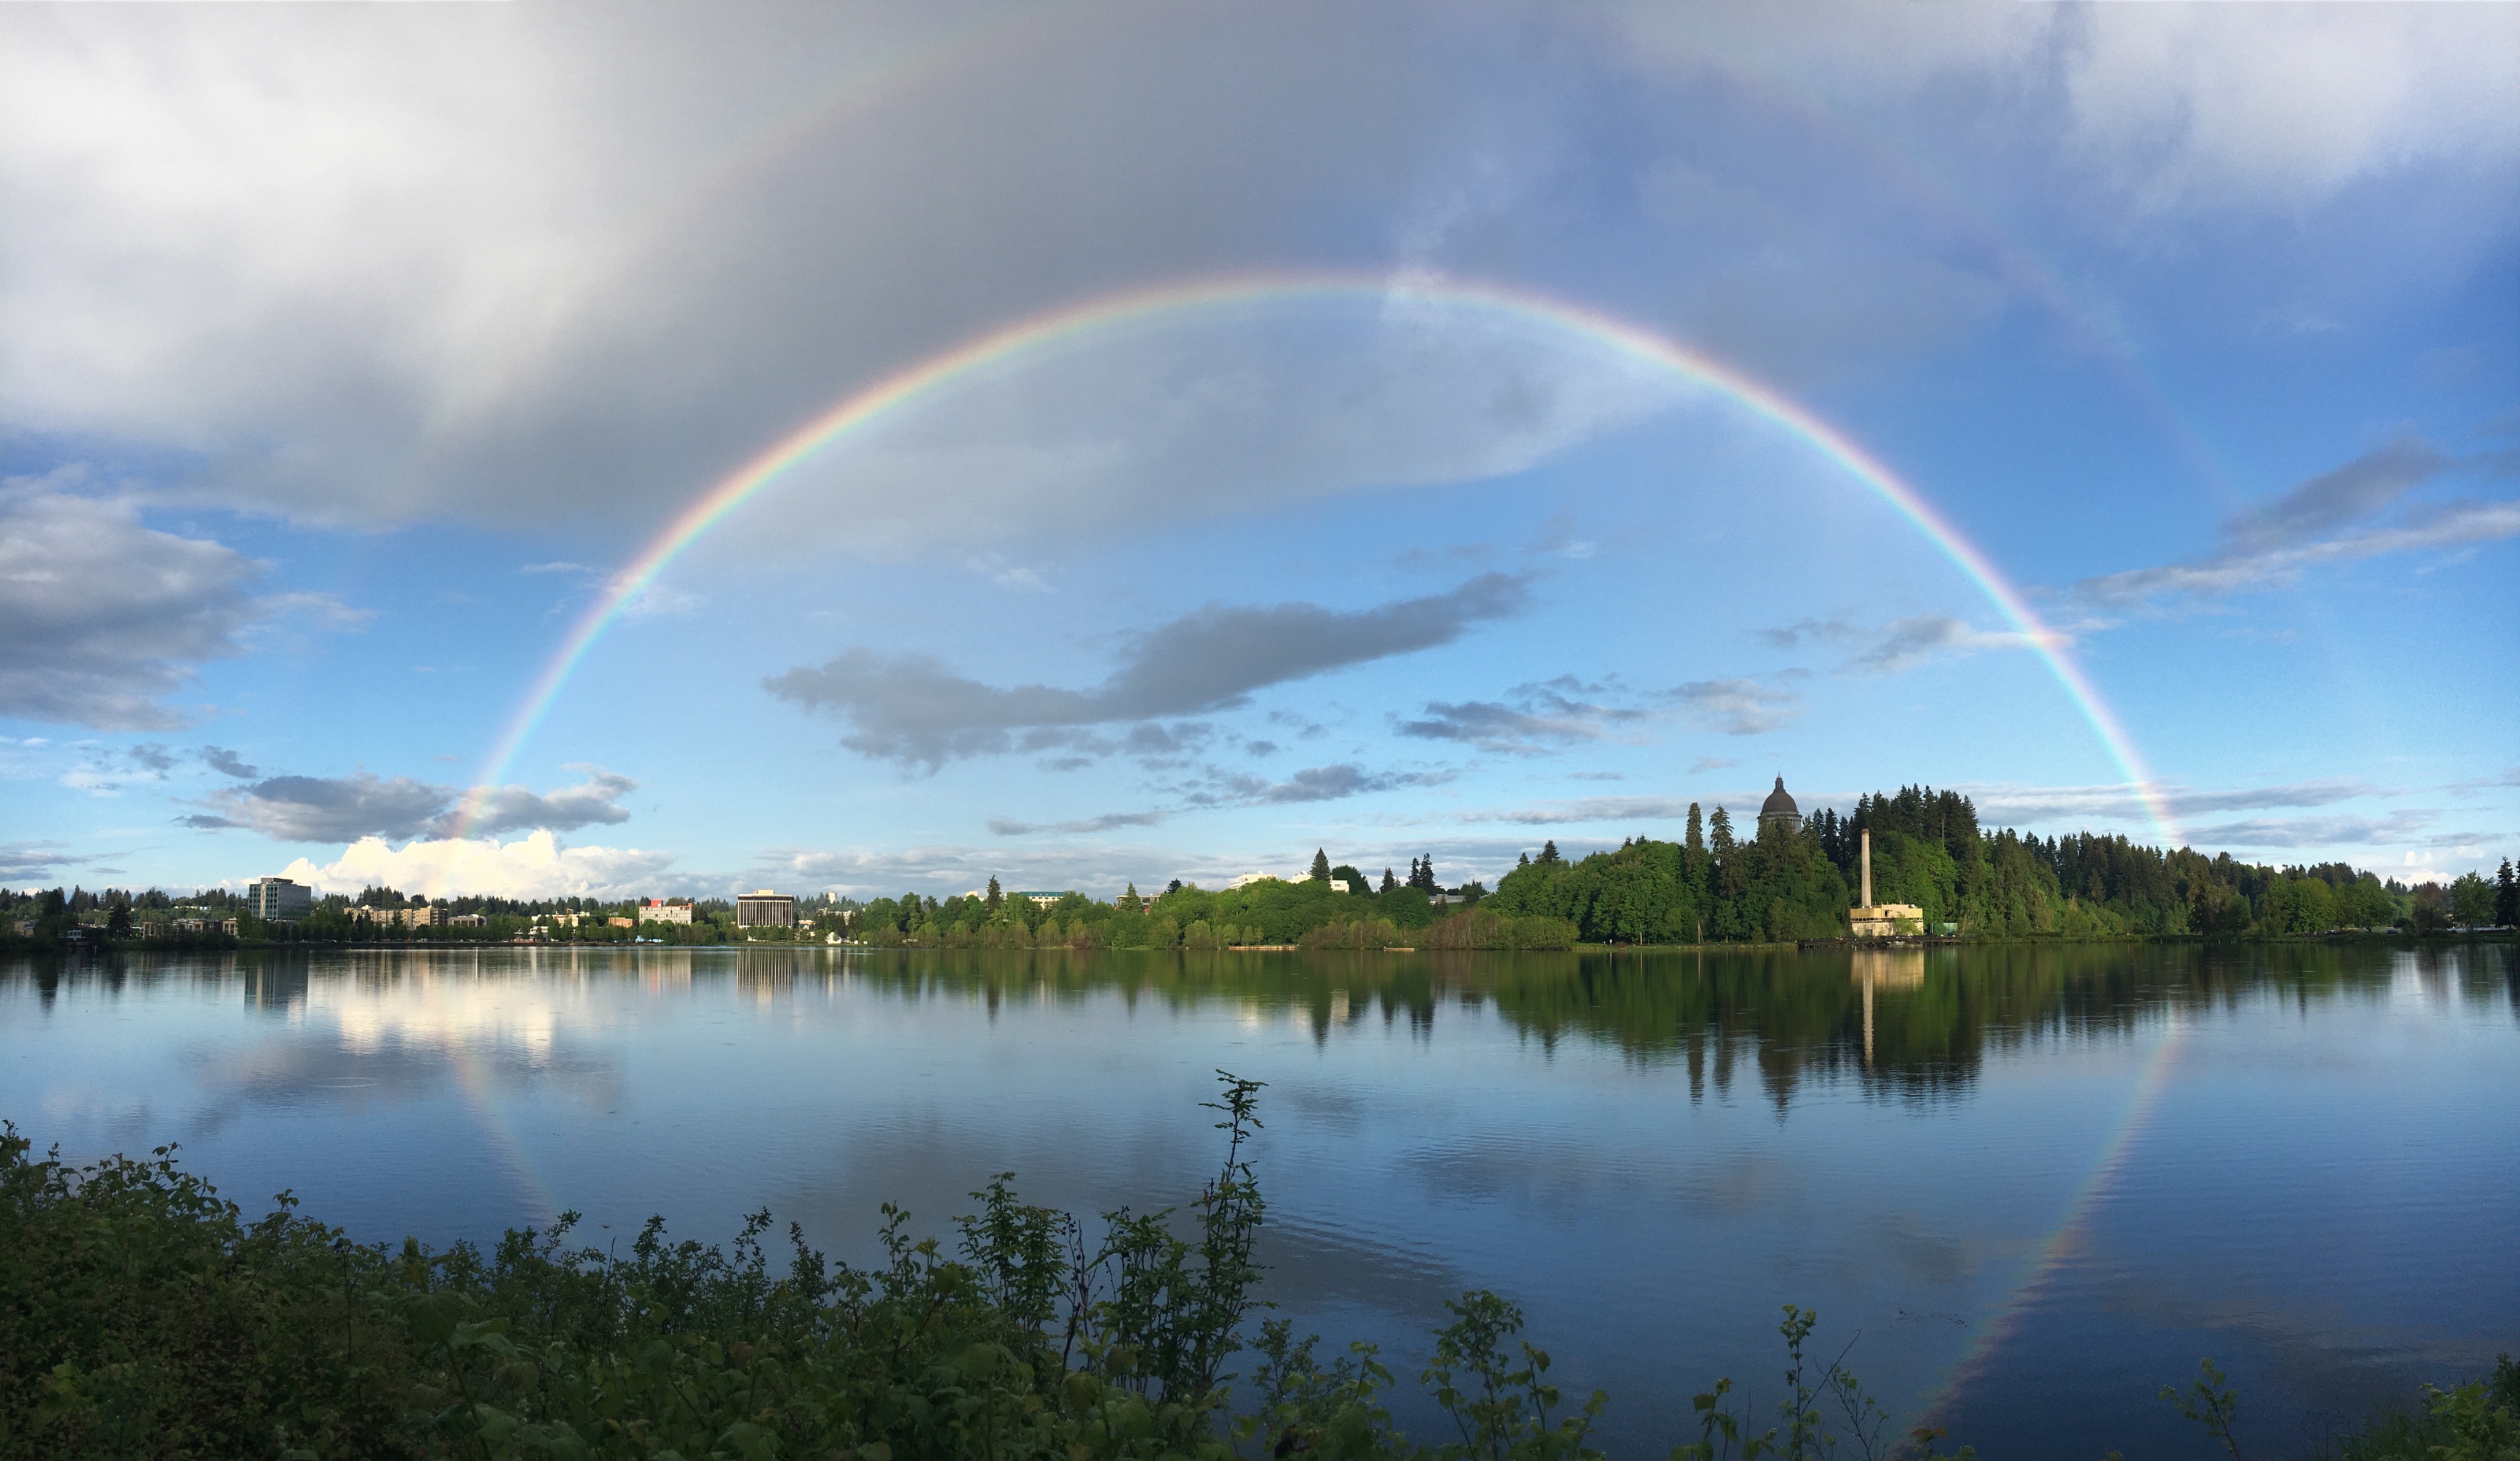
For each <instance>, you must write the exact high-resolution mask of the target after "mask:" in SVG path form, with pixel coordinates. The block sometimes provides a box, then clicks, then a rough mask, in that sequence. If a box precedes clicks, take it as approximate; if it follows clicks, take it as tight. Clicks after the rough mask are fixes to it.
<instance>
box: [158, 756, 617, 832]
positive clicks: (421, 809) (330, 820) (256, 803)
mask: <svg viewBox="0 0 2520 1461" xmlns="http://www.w3.org/2000/svg"><path fill="white" fill-rule="evenodd" d="M572 769H578V770H583V771H585V772H587V773H588V774H587V779H586V781H584V782H583V783H581V784H579V785H577V786H574V787H564V788H562V790H560V791H557V792H553V793H551V794H549V795H548V796H545V795H539V794H536V793H534V792H532V791H529V790H527V789H526V788H524V787H517V786H511V787H501V788H499V789H498V790H496V791H493V792H490V793H488V794H486V795H485V796H484V797H483V798H482V799H481V804H480V808H479V811H478V814H477V816H476V817H475V819H474V820H473V821H472V825H471V831H472V835H474V836H477V837H493V836H496V835H498V834H500V833H503V832H517V831H523V830H526V829H532V828H540V829H547V830H549V831H553V832H568V831H573V830H575V829H577V828H580V827H587V826H594V825H598V824H603V825H610V824H614V823H619V822H626V821H628V820H629V819H630V813H629V812H627V811H625V810H623V809H622V808H621V807H619V806H617V805H615V804H614V803H615V802H617V801H618V800H619V799H621V798H622V797H624V796H626V795H628V794H629V793H630V792H631V791H633V790H635V789H636V788H637V787H638V785H639V784H638V783H637V782H635V781H632V780H631V779H630V778H629V777H626V776H622V775H620V774H618V773H616V772H611V771H607V770H605V769H603V768H602V767H600V766H583V767H574V768H572ZM457 795H458V794H457V791H456V789H455V788H453V787H449V786H439V785H435V784H433V783H429V782H424V781H418V780H415V779H413V778H411V777H408V776H396V777H392V778H390V779H388V778H385V777H381V776H378V775H376V774H375V773H374V772H370V771H360V772H356V773H354V774H352V775H349V776H273V777H267V778H265V779H264V780H261V781H257V782H255V783H253V784H252V785H250V786H244V787H232V788H224V789H222V790H219V791H216V792H212V793H211V794H210V796H209V799H208V801H207V803H206V804H207V805H208V806H209V808H210V809H209V810H208V811H207V812H203V813H195V814H193V815H189V816H184V817H179V818H177V819H176V820H177V821H178V822H179V823H181V824H182V825H184V826H187V827H198V828H230V827H234V828H244V829H247V830H249V831H253V832H258V833H260V834H262V835H263V836H264V837H268V838H270V839H272V840H273V841H275V842H290V843H353V842H357V841H358V840H359V839H361V838H365V837H381V838H384V839H386V840H387V841H393V842H398V841H401V840H403V839H406V838H419V837H432V838H433V837H445V836H449V835H451V834H452V833H453V832H455V831H456V830H458V829H457V819H458V817H459V815H460V814H461V813H460V809H459V808H458V807H457V804H456V799H457Z"/></svg>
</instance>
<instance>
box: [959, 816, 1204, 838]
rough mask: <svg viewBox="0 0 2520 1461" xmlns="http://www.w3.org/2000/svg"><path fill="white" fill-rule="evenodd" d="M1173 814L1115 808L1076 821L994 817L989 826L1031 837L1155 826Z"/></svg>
mask: <svg viewBox="0 0 2520 1461" xmlns="http://www.w3.org/2000/svg"><path fill="white" fill-rule="evenodd" d="M1169 815H1171V814H1170V813H1168V812H1161V811H1114V812H1105V813H1103V814H1102V816H1099V817H1085V818H1082V819H1080V820H1078V821H1073V822H1012V821H1007V820H1004V819H1002V818H995V817H993V818H991V819H990V821H989V830H990V831H991V832H994V833H996V834H997V835H998V836H1000V837H1031V836H1033V835H1035V834H1037V833H1043V832H1083V833H1092V832H1111V831H1115V830H1117V829H1119V828H1122V827H1152V826H1155V825H1156V824H1157V823H1160V822H1162V821H1163V820H1165V818H1166V817H1168V816H1169Z"/></svg>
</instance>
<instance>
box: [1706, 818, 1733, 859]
mask: <svg viewBox="0 0 2520 1461" xmlns="http://www.w3.org/2000/svg"><path fill="white" fill-rule="evenodd" d="M1707 825H1708V827H1709V828H1710V829H1711V830H1712V832H1713V834H1714V836H1713V844H1714V852H1715V856H1716V859H1717V860H1718V861H1721V860H1723V859H1724V858H1727V857H1730V856H1732V855H1733V814H1732V813H1731V812H1728V811H1726V810H1725V809H1724V808H1722V807H1720V806H1719V807H1717V808H1715V816H1714V818H1713V819H1712V820H1711V821H1710V822H1708V824H1707Z"/></svg>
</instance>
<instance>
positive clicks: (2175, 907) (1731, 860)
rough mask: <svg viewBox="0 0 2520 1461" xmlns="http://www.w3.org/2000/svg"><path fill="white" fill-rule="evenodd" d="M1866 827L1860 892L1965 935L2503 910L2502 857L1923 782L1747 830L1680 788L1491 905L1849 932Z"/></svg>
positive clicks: (2271, 930) (1801, 933)
mask: <svg viewBox="0 0 2520 1461" xmlns="http://www.w3.org/2000/svg"><path fill="white" fill-rule="evenodd" d="M1865 831H1870V832H1871V834H1872V890H1873V896H1874V898H1875V899H1877V900H1879V901H1881V902H1885V903H1913V904H1915V905H1916V906H1917V907H1920V908H1922V909H1923V910H1924V915H1925V925H1926V928H1927V929H1928V930H1929V931H1931V930H1936V929H1938V928H1939V927H1940V926H1941V925H1945V924H1952V925H1957V926H1958V932H1959V934H1960V935H1962V936H1970V937H2012V936H2028V935H2039V934H2052V935H2061V936H2069V937H2072V936H2110V935H2145V934H2205V935H2226V936H2228V935H2239V934H2267V935H2283V934H2315V933H2321V932H2324V931H2326V930H2329V929H2335V928H2391V927H2400V926H2404V927H2410V928H2417V929H2423V928H2430V927H2446V926H2448V925H2449V924H2451V923H2453V922H2457V923H2467V924H2484V923H2495V922H2500V923H2509V922H2511V921H2512V911H2511V909H2510V907H2509V906H2508V905H2509V904H2510V903H2511V902H2512V901H2513V892H2512V885H2511V877H2510V873H2509V871H2508V868H2509V864H2508V863H2505V864H2504V868H2505V871H2504V873H2503V876H2502V879H2501V881H2500V884H2499V886H2497V885H2496V884H2493V883H2488V882H2486V881H2484V880H2482V879H2479V878H2477V877H2476V876H2475V875H2473V874H2470V875H2468V876H2467V877H2465V878H2462V879H2461V880H2460V881H2459V882H2458V883H2457V884H2455V885H2453V887H2452V888H2450V889H2448V890H2441V889H2438V888H2436V887H2433V886H2431V885H2426V886H2424V887H2421V888H2417V889H2408V888H2406V887H2404V886H2402V885H2400V884H2397V883H2395V882H2390V883H2383V882H2381V881H2380V880H2379V879H2378V878H2376V877H2374V876H2373V875H2372V874H2370V873H2367V872H2358V871H2357V870H2355V869H2354V868H2351V867H2348V866H2346V865H2345V864H2344V863H2341V862H2340V863H2329V864H2325V865H2322V866H2318V867H2306V868H2305V867H2294V868H2274V867H2264V866H2260V865H2257V864H2252V863H2244V862H2238V861H2235V860H2233V858H2232V857H2231V855H2230V854H2229V853H2228V852H2226V853H2223V854H2221V855H2218V856H2213V857H2208V856H2206V855H2205V854H2204V853H2201V852H2197V851H2193V850H2190V849H2187V848H2181V849H2179V850H2177V851H2164V850H2162V849H2161V848H2158V847H2147V846H2141V845H2137V844H2135V843H2132V842H2129V841H2128V840H2127V839H2126V838H2123V837H2095V836H2093V835H2091V834H2089V833H2083V834H2078V835H2075V836H2071V837H2057V838H2045V839H2043V838H2040V837H2037V836H2024V835H2022V834H2021V833H2018V832H2014V831H2012V830H2010V829H2003V830H2001V831H1996V832H1988V831H1986V830H1985V829H1983V828H1981V827H1980V826H1979V825H1978V820H1977V808H1976V807H1975V806H1974V805H1973V804H1971V802H1970V801H1969V799H1968V798H1966V797H1963V796H1960V795H1958V793H1955V792H1937V791H1935V790H1934V789H1933V788H1931V787H1903V788H1901V789H1900V790H1899V791H1898V792H1897V793H1896V794H1895V795H1893V794H1880V795H1875V796H1870V797H1866V798H1863V799H1859V800H1858V801H1857V802H1856V805H1855V812H1854V814H1853V815H1851V816H1840V815H1839V814H1838V813H1837V812H1836V811H1835V810H1833V809H1832V810H1823V811H1822V812H1820V813H1818V814H1817V815H1815V816H1813V817H1812V818H1810V819H1809V820H1808V821H1806V822H1805V823H1804V824H1803V827H1802V830H1801V831H1800V832H1797V833H1791V834H1787V833H1783V832H1782V831H1780V830H1778V829H1775V828H1771V829H1769V831H1768V832H1767V833H1766V835H1764V836H1762V835H1759V834H1758V833H1757V831H1756V830H1755V829H1754V830H1753V831H1752V832H1751V833H1750V834H1749V835H1747V836H1746V837H1744V836H1741V835H1739V834H1736V832H1735V830H1734V828H1733V823H1732V819H1731V817H1730V816H1729V815H1728V814H1727V812H1726V811H1725V809H1724V808H1722V807H1717V808H1716V809H1715V814H1714V815H1713V816H1712V817H1707V818H1703V819H1701V817H1700V815H1699V811H1698V808H1697V807H1696V806H1695V805H1694V804H1691V805H1690V807H1689V809H1688V833H1687V835H1686V836H1685V838H1684V839H1683V840H1682V841H1680V842H1677V843H1668V842H1655V841H1653V840H1652V839H1649V838H1640V839H1637V840H1635V841H1632V842H1629V843H1626V844H1624V845H1621V846H1620V847H1619V848H1618V849H1617V850H1616V851H1608V852H1597V853H1595V854H1593V855H1592V856H1589V857H1586V858H1585V859H1583V860H1582V861H1580V862H1568V861H1566V860H1565V859H1564V858H1562V857H1560V856H1559V855H1558V853H1557V848H1556V845H1555V844H1554V843H1552V844H1550V845H1548V846H1546V847H1544V848H1543V849H1542V850H1541V854H1540V856H1539V857H1537V858H1529V857H1526V858H1525V859H1524V861H1523V863H1522V865H1521V866H1519V867H1517V868H1515V869H1514V870H1513V871H1512V872H1510V873H1508V874H1507V875H1506V877H1505V879H1504V880H1503V881H1502V882H1501V883H1500V884H1499V885H1498V887H1497V890H1496V892H1495V893H1494V895H1493V897H1492V899H1491V900H1490V902H1489V904H1488V906H1491V907H1494V908H1495V909H1496V910H1497V911H1499V912H1501V913H1512V914H1522V915H1530V914H1544V915H1547V916H1550V917H1553V918H1564V919H1569V920H1572V921H1573V922H1574V923H1575V925H1576V926H1577V927H1578V928H1579V929H1580V930H1582V933H1583V936H1584V937H1585V938H1586V939H1588V940H1595V941H1606V940H1609V939H1614V938H1615V939H1617V940H1619V941H1620V942H1623V943H1624V942H1651V943H1685V942H1693V941H1698V940H1699V939H1701V938H1703V939H1787V938H1829V937H1835V936H1840V935H1842V934H1844V933H1845V932H1846V910H1847V908H1848V906H1849V904H1850V903H1852V902H1853V901H1854V899H1853V896H1852V890H1853V889H1854V887H1855V884H1856V882H1857V881H1858V877H1857V869H1856V859H1857V856H1858V850H1859V836H1858V834H1860V833H1862V832H1865ZM2498 904H2500V905H2502V906H2500V907H2499V908H2498V906H2497V905H2498Z"/></svg>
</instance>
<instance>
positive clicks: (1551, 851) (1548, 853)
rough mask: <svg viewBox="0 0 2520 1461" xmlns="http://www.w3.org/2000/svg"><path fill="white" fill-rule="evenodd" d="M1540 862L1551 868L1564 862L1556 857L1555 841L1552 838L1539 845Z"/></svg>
mask: <svg viewBox="0 0 2520 1461" xmlns="http://www.w3.org/2000/svg"><path fill="white" fill-rule="evenodd" d="M1540 860H1541V862H1542V863H1543V864H1545V865H1552V866H1553V865H1555V864H1557V863H1559V862H1563V861H1565V859H1564V858H1562V857H1559V856H1558V855H1557V839H1555V838H1551V839H1550V840H1549V841H1547V842H1545V843H1542V844H1541V845H1540Z"/></svg>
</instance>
